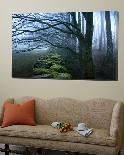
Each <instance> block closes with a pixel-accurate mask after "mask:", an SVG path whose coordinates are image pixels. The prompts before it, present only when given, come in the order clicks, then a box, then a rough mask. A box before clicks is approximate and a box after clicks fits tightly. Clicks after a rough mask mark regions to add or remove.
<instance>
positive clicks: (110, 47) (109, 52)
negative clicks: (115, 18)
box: [105, 11, 113, 62]
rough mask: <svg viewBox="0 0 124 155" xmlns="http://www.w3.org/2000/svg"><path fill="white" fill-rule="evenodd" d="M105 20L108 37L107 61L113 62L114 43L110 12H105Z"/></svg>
mask: <svg viewBox="0 0 124 155" xmlns="http://www.w3.org/2000/svg"><path fill="white" fill-rule="evenodd" d="M105 19H106V37H107V53H106V58H107V61H110V62H111V61H112V60H113V43H112V31H111V19H110V11H105Z"/></svg>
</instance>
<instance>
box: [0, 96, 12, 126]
mask: <svg viewBox="0 0 124 155" xmlns="http://www.w3.org/2000/svg"><path fill="white" fill-rule="evenodd" d="M6 102H10V103H12V104H13V103H14V99H13V98H9V99H7V100H6V101H5V102H4V103H6ZM2 121H3V104H0V125H1V124H2Z"/></svg>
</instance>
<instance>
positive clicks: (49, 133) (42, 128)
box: [0, 125, 116, 146]
mask: <svg viewBox="0 0 124 155" xmlns="http://www.w3.org/2000/svg"><path fill="white" fill-rule="evenodd" d="M93 130H94V132H93V133H92V134H91V135H90V136H89V137H84V136H81V135H79V134H78V133H77V132H76V131H69V132H66V133H60V131H59V130H58V129H55V128H53V127H51V126H48V125H37V126H27V125H13V126H9V127H6V128H0V136H9V137H25V138H34V139H43V140H54V141H63V142H73V143H74V142H75V143H83V144H94V145H95V144H97V145H104V146H115V145H116V140H115V138H112V137H110V136H109V134H108V131H107V130H104V129H93Z"/></svg>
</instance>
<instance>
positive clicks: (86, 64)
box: [83, 12, 95, 79]
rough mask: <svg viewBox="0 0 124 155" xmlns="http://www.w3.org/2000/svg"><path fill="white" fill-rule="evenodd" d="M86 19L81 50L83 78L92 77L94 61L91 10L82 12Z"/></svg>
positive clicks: (93, 75) (93, 76)
mask: <svg viewBox="0 0 124 155" xmlns="http://www.w3.org/2000/svg"><path fill="white" fill-rule="evenodd" d="M84 17H85V19H86V35H85V44H84V46H85V48H84V51H83V69H84V78H85V79H94V78H95V72H94V62H93V58H92V37H93V12H88V13H84Z"/></svg>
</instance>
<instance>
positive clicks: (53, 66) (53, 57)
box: [33, 52, 71, 79]
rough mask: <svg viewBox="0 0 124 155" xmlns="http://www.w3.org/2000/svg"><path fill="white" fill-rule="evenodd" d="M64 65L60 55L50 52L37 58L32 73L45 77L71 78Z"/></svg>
mask: <svg viewBox="0 0 124 155" xmlns="http://www.w3.org/2000/svg"><path fill="white" fill-rule="evenodd" d="M64 65H65V62H64V60H63V59H62V57H61V55H60V54H58V53H56V52H54V53H53V52H51V53H49V54H48V55H44V56H42V57H41V58H39V59H38V60H37V62H36V63H35V64H34V68H33V73H34V75H41V76H42V77H44V76H45V77H47V78H54V79H71V74H70V73H69V71H68V69H67V68H66V67H65V66H64Z"/></svg>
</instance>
